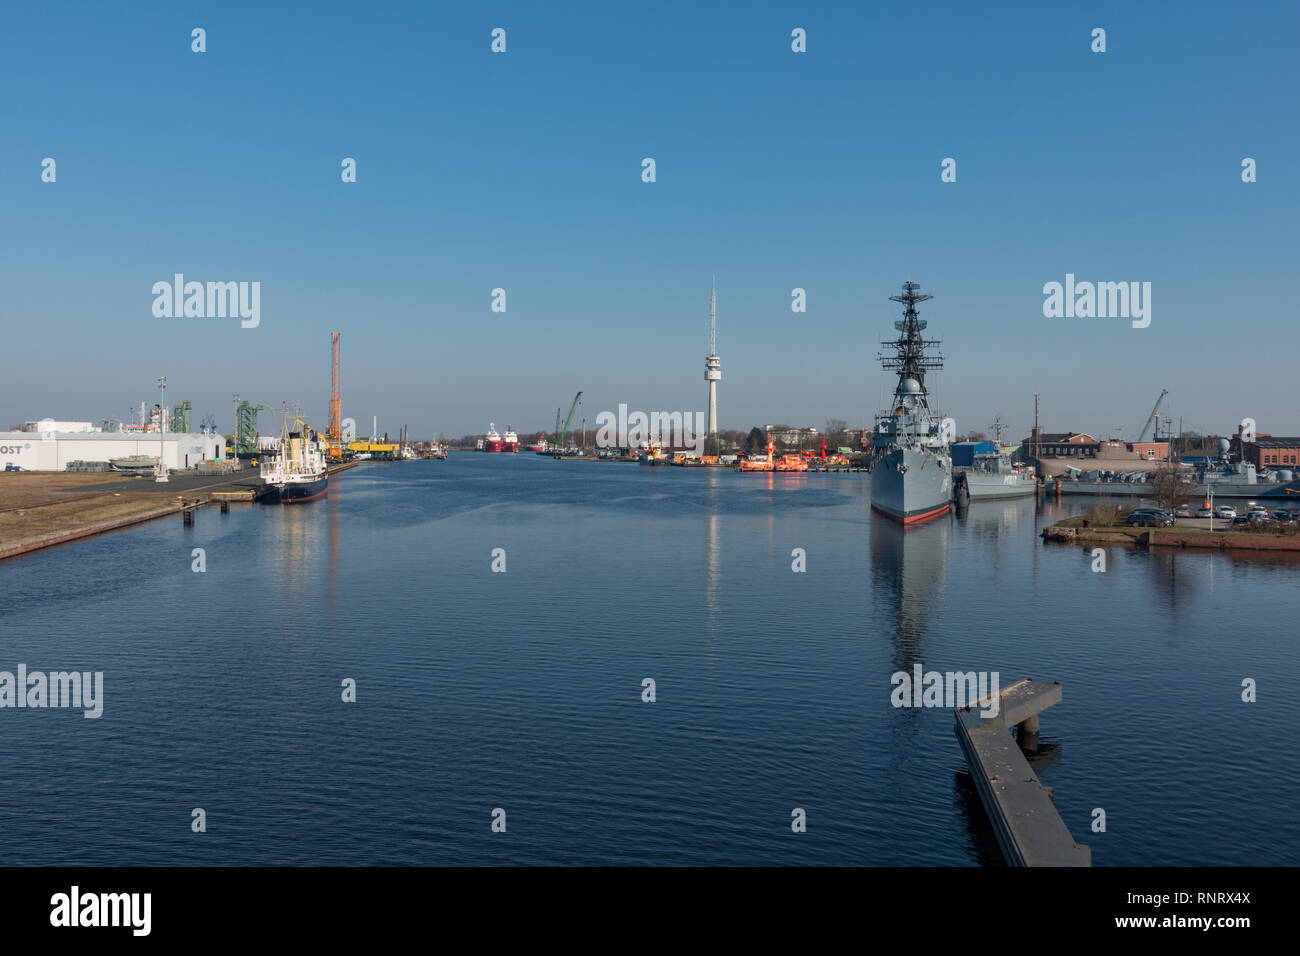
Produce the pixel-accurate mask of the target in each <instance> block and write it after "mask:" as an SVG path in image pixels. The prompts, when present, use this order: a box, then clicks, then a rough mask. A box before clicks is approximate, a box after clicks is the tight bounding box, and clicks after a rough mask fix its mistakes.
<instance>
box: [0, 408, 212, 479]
mask: <svg viewBox="0 0 1300 956" xmlns="http://www.w3.org/2000/svg"><path fill="white" fill-rule="evenodd" d="M47 422H49V420H48V419H46V420H45V421H43V422H39V423H37V424H38V426H39V425H44V424H46V423H47ZM52 424H55V425H58V424H81V423H67V422H63V423H60V422H54V423H52ZM225 448H226V440H225V438H224V437H223V436H221V435H217V434H196V433H194V432H164V433H162V434H161V435H160V434H159V433H158V432H143V431H131V432H98V431H53V430H51V431H42V430H38V431H21V432H0V469H3V468H6V467H8V466H10V465H15V466H17V467H19V468H22V469H23V470H24V471H65V470H67V467H68V463H69V462H73V461H112V460H113V459H114V458H129V457H130V456H132V455H146V456H149V457H156V456H157V455H158V454H159V449H161V454H162V461H163V464H164V465H166V466H167V467H168V468H169V469H171V470H172V471H181V470H184V469H186V468H194V467H196V466H198V464H199V463H200V462H202V461H220V460H222V459H224V458H225Z"/></svg>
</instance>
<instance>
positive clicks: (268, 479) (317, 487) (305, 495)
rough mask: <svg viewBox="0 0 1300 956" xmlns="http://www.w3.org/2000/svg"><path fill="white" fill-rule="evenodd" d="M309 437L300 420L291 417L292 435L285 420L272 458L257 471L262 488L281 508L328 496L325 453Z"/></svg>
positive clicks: (318, 444) (264, 462) (317, 443)
mask: <svg viewBox="0 0 1300 956" xmlns="http://www.w3.org/2000/svg"><path fill="white" fill-rule="evenodd" d="M309 434H310V432H308V430H307V426H306V425H304V424H303V422H302V419H301V418H298V417H297V416H295V417H294V428H293V430H292V431H290V430H289V427H288V421H287V419H286V422H285V425H284V427H283V428H282V429H281V431H280V441H279V443H278V445H277V446H276V450H275V455H274V456H273V457H272V458H271V460H270V461H263V462H262V467H261V475H262V484H264V485H266V486H267V488H268V489H269V490H270V494H269V495H268V497H269V498H270V499H271V500H273V501H278V502H279V503H280V504H282V505H283V504H297V503H299V502H302V501H312V500H314V499H316V498H323V497H325V495H326V494H327V493H328V490H329V481H330V475H329V469H328V467H327V466H326V463H325V451H324V449H322V448H321V446H320V443H319V442H317V441H315V440H314V439H312V438H309V437H308V435H309Z"/></svg>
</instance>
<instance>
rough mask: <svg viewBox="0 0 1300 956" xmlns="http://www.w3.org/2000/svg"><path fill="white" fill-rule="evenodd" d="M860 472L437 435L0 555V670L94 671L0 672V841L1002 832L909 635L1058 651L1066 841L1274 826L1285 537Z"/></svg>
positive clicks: (771, 854)
mask: <svg viewBox="0 0 1300 956" xmlns="http://www.w3.org/2000/svg"><path fill="white" fill-rule="evenodd" d="M868 482H869V477H868V476H865V475H824V476H813V475H804V476H798V475H791V476H774V475H737V474H733V473H731V472H717V471H712V470H705V469H678V468H671V469H670V468H665V469H649V468H641V467H638V466H635V465H622V464H600V463H597V464H592V463H581V462H556V461H552V460H550V459H543V458H539V457H537V456H534V455H520V456H518V457H517V458H512V457H508V456H486V455H474V454H459V455H452V457H451V458H450V459H449V460H448V461H445V462H411V463H404V464H387V465H386V464H378V463H376V464H368V465H363V466H361V467H359V468H357V469H354V470H352V471H349V472H347V473H345V474H343V475H340V476H337V477H335V478H334V479H333V481H332V487H331V490H330V495H329V498H328V499H326V500H325V501H322V502H317V503H312V504H307V505H303V506H298V507H275V506H264V507H262V506H259V507H251V506H237V507H234V508H232V509H231V512H230V513H229V514H227V515H222V514H220V513H219V512H218V511H217V510H215V509H209V510H204V511H201V512H199V513H198V516H197V519H196V522H195V526H194V527H192V528H188V529H187V528H184V527H182V525H181V523H180V521H179V519H171V520H166V521H163V522H155V523H152V524H150V525H146V526H142V527H139V528H136V529H132V530H129V531H124V532H119V533H116V534H112V535H108V536H103V537H100V538H97V539H94V540H91V541H87V542H81V543H78V544H75V545H70V546H65V547H61V548H57V549H54V550H51V551H47V552H44V553H39V554H36V555H32V556H29V557H25V558H21V559H19V560H16V561H8V562H4V563H0V621H3V625H0V626H2V627H3V631H2V632H0V633H2V634H3V640H2V641H0V670H11V671H12V670H14V669H15V668H16V667H17V664H18V663H20V662H21V663H25V664H27V665H28V667H29V668H31V669H40V670H62V669H78V670H100V671H103V672H104V674H105V677H104V680H105V692H104V693H105V698H106V699H105V706H104V716H103V717H102V718H100V719H99V720H86V719H84V718H83V717H82V716H81V714H80V712H79V711H71V710H68V711H59V710H0V834H3V840H0V863H5V864H11V863H125V864H137V863H162V864H182V863H197V864H243V863H249V864H275V863H330V864H362V863H412V864H442V863H699V864H709V863H728V864H750V863H769V864H770V863H777V864H781V863H801V864H807V863H838V864H940V865H968V864H976V863H986V862H992V863H997V862H1000V858H999V857H998V855H997V851H996V846H995V845H994V844H993V843H992V842H991V839H990V837H989V835H988V832H987V829H986V826H987V825H986V824H985V823H984V822H983V819H982V816H981V814H982V811H981V809H980V806H979V804H978V801H977V799H976V798H975V797H973V795H972V791H971V789H970V783H969V777H968V775H967V774H966V771H965V765H964V761H963V759H962V756H961V751H960V749H959V746H958V744H957V740H956V738H955V737H954V735H953V729H952V728H953V720H952V715H951V712H950V711H947V710H942V709H935V710H897V709H895V708H893V707H892V706H891V705H890V692H891V690H892V687H891V684H890V675H891V673H893V672H894V671H895V670H900V669H902V670H910V669H911V667H912V665H913V664H914V663H916V662H920V663H922V664H923V665H924V666H925V668H926V669H931V668H933V669H937V670H989V671H998V672H1000V674H1001V675H1002V680H1003V683H1008V682H1010V681H1011V680H1013V679H1015V678H1018V677H1021V676H1033V677H1035V678H1037V679H1040V680H1059V681H1061V682H1062V684H1063V685H1064V688H1065V699H1064V701H1063V702H1062V703H1061V704H1059V705H1057V706H1056V707H1054V708H1052V709H1050V710H1049V711H1047V712H1046V713H1045V714H1044V716H1043V721H1042V731H1043V734H1042V742H1043V745H1044V746H1043V751H1042V753H1041V754H1040V755H1039V757H1038V758H1036V763H1035V766H1036V769H1037V770H1038V772H1039V774H1040V776H1041V777H1042V779H1043V781H1044V783H1045V784H1047V785H1048V786H1053V787H1055V788H1056V801H1057V807H1058V808H1059V810H1060V812H1061V815H1062V817H1063V818H1064V820H1065V822H1066V824H1067V825H1068V826H1069V828H1070V830H1071V831H1072V832H1073V833H1074V835H1075V837H1076V839H1078V840H1079V841H1080V842H1084V843H1087V844H1089V845H1090V846H1091V847H1092V852H1093V861H1094V864H1095V865H1123V864H1129V865H1147V864H1232V865H1254V864H1294V863H1296V862H1297V856H1300V854H1298V853H1297V846H1300V832H1298V830H1300V825H1298V824H1297V818H1298V815H1297V813H1296V811H1295V808H1294V806H1295V793H1296V791H1297V789H1298V788H1300V744H1298V743H1297V738H1296V733H1295V730H1296V728H1297V726H1300V696H1298V695H1297V694H1296V692H1295V691H1296V672H1297V657H1298V655H1297V647H1296V624H1295V622H1296V619H1297V611H1300V597H1297V595H1298V594H1300V591H1298V590H1297V582H1300V564H1298V563H1297V562H1295V561H1293V560H1272V561H1269V560H1256V559H1249V558H1247V559H1235V558H1232V557H1227V556H1224V555H1210V554H1206V553H1174V552H1167V551H1160V552H1157V553H1146V552H1142V551H1128V550H1121V549H1112V550H1111V551H1110V553H1109V570H1108V571H1107V572H1106V573H1104V574H1096V573H1092V571H1091V570H1090V565H1091V558H1090V556H1088V555H1087V554H1086V553H1085V552H1083V551H1082V550H1080V549H1076V548H1067V547H1060V546H1047V545H1044V544H1042V543H1041V542H1040V541H1039V540H1038V539H1037V537H1036V532H1037V530H1038V529H1039V528H1040V527H1041V526H1042V524H1043V523H1044V522H1050V521H1051V520H1054V517H1055V516H1056V515H1058V514H1059V513H1061V512H1060V509H1058V507H1057V506H1054V505H1048V506H1046V508H1045V510H1043V511H1042V512H1041V513H1036V508H1035V504H1034V502H1033V501H1023V502H1020V503H1016V504H1009V505H987V506H975V507H972V508H971V510H970V512H969V514H968V515H967V516H966V517H965V518H964V519H957V518H952V519H943V520H941V521H939V522H936V523H934V524H931V525H928V526H924V527H922V528H919V529H916V530H913V531H909V532H907V534H906V535H904V534H903V533H902V532H901V531H900V530H899V529H898V528H897V527H896V526H894V525H892V524H889V523H887V522H885V521H883V520H882V519H880V518H875V517H873V516H872V515H871V513H870V511H869V507H868V490H869V486H868ZM196 547H200V548H204V549H205V550H206V555H207V571H206V573H203V574H196V573H193V572H192V571H191V556H190V554H191V549H192V548H196ZM494 548H504V549H505V551H506V562H507V563H506V566H507V571H506V573H504V574H499V573H492V572H491V570H490V566H491V561H492V555H491V552H492V550H493V549H494ZM794 548H803V549H805V550H806V552H807V572H806V573H803V574H795V573H792V571H791V561H792V558H791V551H792V549H794ZM347 677H351V678H354V679H355V680H356V682H357V698H358V699H357V702H356V703H355V704H345V703H343V702H342V701H341V699H340V693H341V688H340V682H341V681H342V680H343V679H344V678H347ZM644 677H652V678H654V680H655V681H656V684H657V687H656V691H657V701H656V702H655V703H653V704H648V703H643V702H642V700H641V681H642V678H644ZM1244 677H1252V678H1255V679H1256V680H1257V681H1258V682H1259V700H1258V702H1257V703H1254V704H1244V703H1242V702H1241V699H1240V693H1241V681H1242V679H1243V678H1244ZM195 807H202V808H204V809H205V810H206V812H207V825H208V828H207V832H206V833H203V834H195V833H192V832H191V830H190V819H191V816H190V812H191V810H192V809H193V808H195ZM495 807H501V808H504V809H505V810H506V814H507V832H506V833H504V834H499V833H492V832H491V829H490V823H491V812H492V809H493V808H495ZM795 807H802V808H804V809H805V810H806V811H807V819H808V830H807V832H806V833H803V834H795V833H792V832H791V829H790V821H791V810H792V809H793V808H795ZM1094 807H1101V808H1104V809H1105V811H1106V813H1107V832H1106V833H1091V832H1089V824H1090V821H1091V812H1092V809H1093V808H1094Z"/></svg>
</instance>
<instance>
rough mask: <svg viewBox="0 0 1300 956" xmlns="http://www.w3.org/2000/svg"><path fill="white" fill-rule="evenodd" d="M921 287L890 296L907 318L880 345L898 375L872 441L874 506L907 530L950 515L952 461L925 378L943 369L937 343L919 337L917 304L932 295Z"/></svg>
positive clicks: (912, 285)
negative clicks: (933, 351)
mask: <svg viewBox="0 0 1300 956" xmlns="http://www.w3.org/2000/svg"><path fill="white" fill-rule="evenodd" d="M920 288H921V287H920V286H919V285H917V284H916V283H915V282H912V281H911V280H910V279H909V280H908V281H907V282H904V283H903V294H902V295H893V296H890V297H889V298H890V301H891V302H899V303H902V305H903V318H902V319H901V320H899V321H897V322H895V323H894V328H896V329H897V330H898V333H899V335H898V338H897V339H895V340H892V341H885V342H881V343H880V344H881V345H883V346H885V347H887V348H890V349H892V350H893V354H886V355H881V356H880V361H881V365H882V366H883V367H884V368H886V369H888V370H891V371H896V372H897V373H898V387H897V388H896V389H895V390H894V404H893V408H892V410H891V411H889V412H886V413H883V414H881V415H879V416H877V418H876V428H875V433H874V434H873V436H872V442H871V507H872V509H873V510H875V511H878V512H880V513H881V514H882V515H884V516H885V517H887V518H890V519H892V520H894V521H897V522H899V523H900V524H902V525H903V526H904V527H905V528H906V527H911V526H913V525H917V524H921V523H923V522H926V521H933V520H934V519H935V518H940V517H942V516H943V515H946V514H948V513H949V512H950V511H951V510H952V460H951V459H950V458H949V456H948V443H947V441H946V439H945V435H944V430H943V426H942V425H941V424H940V420H939V417H938V416H937V415H936V414H935V413H934V412H932V411H931V410H930V406H929V404H928V402H927V401H926V395H927V393H926V390H925V373H926V372H927V371H929V370H931V369H939V368H943V357H942V356H940V355H929V354H928V350H929V349H930V347H931V346H937V345H938V344H939V342H938V340H937V339H927V338H923V337H922V335H921V333H922V331H923V330H924V329H925V327H926V322H925V321H924V320H922V319H921V318H920V317H919V316H918V314H917V311H916V305H917V303H918V302H924V301H926V300H927V299H931V298H933V296H929V295H920V294H918V292H917V290H918V289H920Z"/></svg>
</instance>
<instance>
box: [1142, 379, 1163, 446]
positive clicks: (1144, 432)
mask: <svg viewBox="0 0 1300 956" xmlns="http://www.w3.org/2000/svg"><path fill="white" fill-rule="evenodd" d="M1168 394H1169V389H1167V388H1162V389H1161V390H1160V397H1159V398H1157V399H1156V403H1155V404H1154V405H1152V406H1151V414H1150V415H1148V416H1147V423H1146V424H1145V425H1143V426H1142V431H1140V432H1139V433H1138V437H1137V438H1136V439H1134V441H1145V440H1146V437H1147V429H1149V428H1150V427H1151V423H1152V422H1153V421H1155V420H1156V415H1157V414H1158V413H1159V411H1160V403H1161V402H1163V401H1164V400H1165V396H1166V395H1168ZM1157 437H1159V436H1157Z"/></svg>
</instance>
